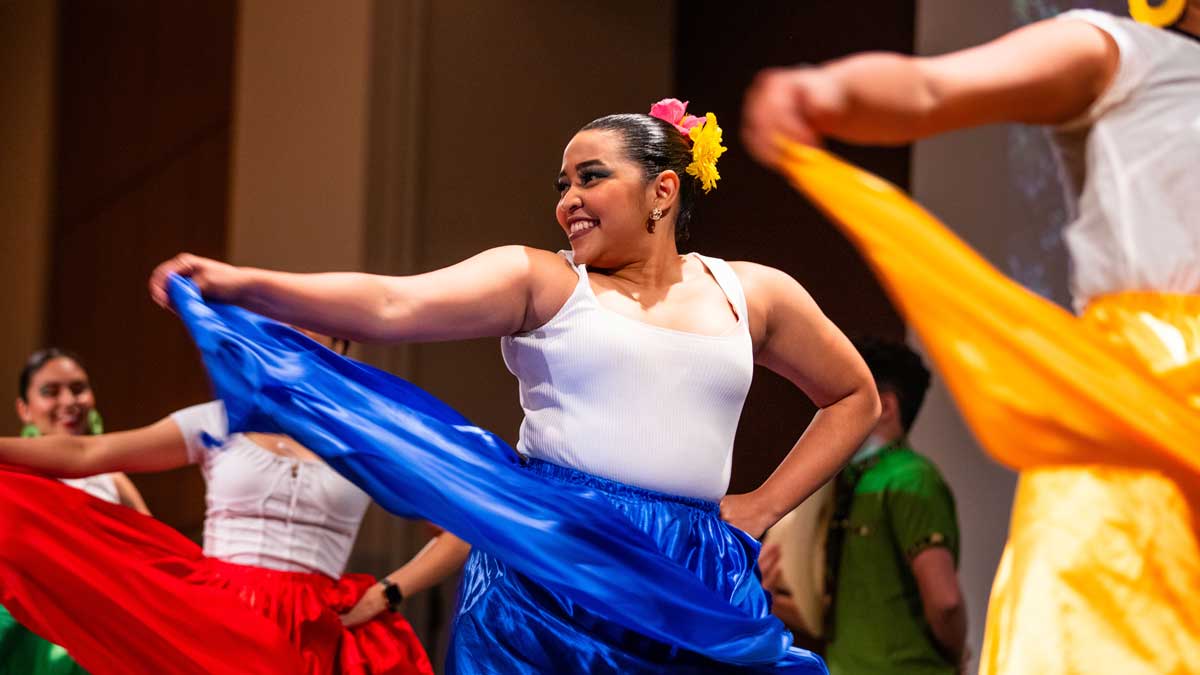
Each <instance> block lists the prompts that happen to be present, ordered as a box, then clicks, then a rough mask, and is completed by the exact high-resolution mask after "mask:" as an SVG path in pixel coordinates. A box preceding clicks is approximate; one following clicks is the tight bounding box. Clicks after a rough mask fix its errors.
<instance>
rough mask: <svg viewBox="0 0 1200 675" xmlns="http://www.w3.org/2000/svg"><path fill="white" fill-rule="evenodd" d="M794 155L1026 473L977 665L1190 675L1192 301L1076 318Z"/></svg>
mask: <svg viewBox="0 0 1200 675" xmlns="http://www.w3.org/2000/svg"><path fill="white" fill-rule="evenodd" d="M788 153H789V154H788V157H787V159H786V161H785V162H784V165H783V169H784V171H785V173H786V174H787V175H788V176H790V178H791V179H792V181H793V182H794V183H795V185H796V186H797V187H798V188H799V189H800V190H801V191H803V192H804V193H805V194H806V195H807V196H808V197H809V198H810V199H812V200H813V201H814V202H815V203H816V204H817V205H818V206H819V207H820V208H821V209H823V210H824V211H825V212H826V213H827V214H828V215H829V216H830V217H831V218H832V219H833V221H834V222H835V223H836V224H837V225H838V227H839V228H840V229H841V230H842V232H843V233H845V234H846V236H847V237H848V238H849V239H850V240H851V242H853V243H854V245H855V246H856V247H857V248H858V249H859V251H860V252H861V253H862V255H863V256H864V257H865V258H866V260H867V262H868V263H869V264H870V265H871V267H872V268H873V270H874V271H875V273H876V275H877V276H878V277H879V279H880V280H881V281H882V283H883V285H884V287H885V288H886V289H887V291H888V293H889V295H890V296H891V298H892V300H893V302H894V303H895V305H896V306H897V308H898V309H899V310H900V311H901V313H902V314H903V315H904V317H905V319H906V320H907V321H908V323H909V325H910V326H912V328H913V329H914V330H915V331H916V333H917V334H918V336H919V337H920V340H921V343H922V345H924V346H925V348H926V350H927V351H928V353H929V355H930V357H931V358H932V359H933V361H934V363H935V364H936V365H937V369H938V372H939V374H940V375H941V376H942V378H943V379H944V380H945V381H946V383H947V385H948V387H949V389H950V391H951V393H952V394H953V396H954V399H955V402H956V403H957V404H958V407H959V410H960V411H961V412H962V414H963V417H964V418H965V420H966V421H967V423H968V424H969V426H970V428H971V430H972V431H973V432H974V434H975V436H976V437H977V438H978V439H979V441H980V443H981V444H982V445H983V447H984V448H985V449H986V450H987V452H988V453H989V454H990V455H991V456H992V457H994V458H995V459H997V460H998V461H1000V462H1002V463H1003V464H1005V465H1007V466H1009V467H1012V468H1014V469H1018V470H1020V472H1021V476H1020V481H1019V484H1018V489H1017V496H1016V501H1015V503H1014V505H1013V514H1012V520H1011V524H1010V535H1009V540H1008V543H1007V546H1006V548H1005V552H1004V556H1003V558H1002V560H1001V563H1000V567H999V569H998V570H997V575H996V580H995V583H994V585H993V588H992V594H991V598H990V602H989V606H988V619H987V630H986V635H985V639H984V647H983V653H982V654H981V656H980V673H981V674H982V675H1028V674H1030V673H1038V674H1039V675H1067V674H1068V673H1099V674H1105V673H1120V674H1121V675H1152V674H1154V675H1161V674H1164V673H1171V674H1181V673H1193V674H1194V673H1200V593H1197V591H1196V589H1197V588H1200V547H1198V546H1197V537H1196V519H1195V511H1194V507H1195V504H1196V501H1197V497H1200V452H1198V451H1197V439H1200V296H1196V295H1171V294H1158V293H1147V292H1126V293H1116V294H1111V295H1107V296H1101V297H1099V298H1096V299H1094V300H1093V301H1092V302H1091V303H1090V304H1089V306H1088V307H1087V308H1086V310H1085V311H1084V314H1083V316H1081V317H1076V316H1073V315H1071V314H1069V313H1067V312H1066V311H1064V310H1062V309H1061V308H1059V307H1058V306H1056V305H1054V304H1052V303H1050V302H1048V301H1046V300H1043V299H1041V298H1039V297H1037V296H1035V295H1033V294H1032V293H1029V292H1028V291H1026V290H1025V289H1023V288H1021V287H1020V286H1019V285H1018V284H1016V283H1014V282H1013V281H1011V280H1009V279H1007V278H1006V277H1004V275H1002V274H1001V273H1000V272H998V271H997V270H996V269H994V268H993V267H992V266H991V265H989V264H988V263H987V262H986V261H985V260H983V259H982V258H981V257H980V256H979V255H978V254H976V253H975V252H974V251H972V250H971V249H970V248H969V247H968V246H967V245H966V244H964V243H963V242H962V241H960V240H959V239H958V238H957V237H955V236H954V234H952V233H951V232H950V231H949V230H947V229H946V228H945V226H943V225H942V224H941V223H939V222H938V221H937V220H936V219H935V218H934V217H933V216H931V215H930V214H928V213H927V212H925V211H924V210H922V209H921V208H920V207H919V206H917V205H916V204H914V203H912V202H911V201H910V200H909V199H908V198H907V197H906V196H905V195H904V194H903V193H902V192H900V191H899V190H898V189H896V188H895V187H894V186H892V185H890V184H888V183H887V182H885V181H883V180H881V179H879V178H877V177H875V176H873V175H871V174H868V173H866V172H863V171H861V170H859V169H857V168H855V167H853V166H850V165H848V164H846V163H843V162H841V161H840V160H838V159H836V158H834V157H832V156H831V155H829V154H827V153H824V152H822V151H820V150H817V149H814V148H807V147H792V148H790V149H789V150H788ZM1153 225H1154V224H1153V223H1146V227H1153ZM1189 502H1191V503H1189Z"/></svg>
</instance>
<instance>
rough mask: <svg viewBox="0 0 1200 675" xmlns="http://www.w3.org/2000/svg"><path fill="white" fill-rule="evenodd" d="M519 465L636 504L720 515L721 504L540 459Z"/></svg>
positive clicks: (527, 459)
mask: <svg viewBox="0 0 1200 675" xmlns="http://www.w3.org/2000/svg"><path fill="white" fill-rule="evenodd" d="M521 463H522V465H523V466H524V467H525V468H526V469H528V470H530V471H532V472H534V473H536V474H538V475H539V476H544V477H546V478H549V479H551V480H556V481H559V482H562V483H569V484H571V485H582V486H584V487H589V488H594V489H596V490H600V491H601V492H604V493H605V494H608V495H611V496H613V497H619V498H626V499H628V498H632V499H636V500H638V501H646V502H668V503H672V504H681V505H683V506H687V507H689V508H693V509H696V510H698V511H703V512H705V513H708V514H712V515H720V513H721V505H720V504H719V503H717V502H711V501H708V500H707V499H700V498H699V497H685V496H683V495H673V494H668V493H666V492H658V491H657V490H650V489H647V488H643V487H638V486H636V485H629V484H627V483H621V482H618V481H615V480H610V479H608V478H601V477H600V476H597V475H595V474H590V473H587V472H584V471H580V470H578V469H572V468H570V467H566V466H562V465H559V464H553V463H551V462H547V461H544V460H540V459H534V458H532V457H525V458H522V462H521Z"/></svg>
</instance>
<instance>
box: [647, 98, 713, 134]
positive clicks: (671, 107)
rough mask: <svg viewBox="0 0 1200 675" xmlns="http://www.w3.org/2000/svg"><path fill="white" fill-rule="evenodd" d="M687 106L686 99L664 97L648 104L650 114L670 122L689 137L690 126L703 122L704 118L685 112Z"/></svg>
mask: <svg viewBox="0 0 1200 675" xmlns="http://www.w3.org/2000/svg"><path fill="white" fill-rule="evenodd" d="M687 107H688V102H687V101H680V100H679V99H677V98H664V99H663V100H661V101H659V102H658V103H655V104H654V105H652V106H650V116H651V117H657V118H658V119H660V120H663V121H664V122H670V123H671V124H673V125H675V128H676V129H678V130H679V133H681V134H683V135H684V136H685V137H688V138H690V136H689V133H690V132H691V130H692V127H696V126H699V125H701V124H704V118H703V117H696V116H695V115H689V114H687Z"/></svg>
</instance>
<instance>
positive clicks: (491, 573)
mask: <svg viewBox="0 0 1200 675" xmlns="http://www.w3.org/2000/svg"><path fill="white" fill-rule="evenodd" d="M525 470H526V471H528V472H530V473H531V474H533V475H534V476H536V477H537V478H538V479H541V480H544V481H545V482H546V489H547V490H548V491H554V490H562V489H565V488H568V487H585V488H587V489H590V490H594V491H595V492H596V493H597V494H598V495H600V496H601V497H602V498H603V499H604V500H605V501H607V502H608V503H610V504H611V505H612V506H613V508H614V509H615V510H616V511H618V512H619V513H621V514H622V515H623V516H625V517H626V518H627V519H628V521H629V524H630V525H631V526H632V527H634V528H636V529H638V530H640V531H642V532H644V533H646V534H647V535H649V536H650V538H651V539H653V540H654V542H655V543H657V544H658V546H659V548H660V550H661V551H662V552H663V554H664V555H665V556H667V557H668V558H670V559H671V560H674V561H675V562H677V563H679V564H680V565H682V566H683V567H685V568H687V569H688V571H690V572H691V573H692V574H694V575H695V576H696V577H697V578H698V579H700V581H701V582H702V583H703V584H704V585H705V586H706V587H708V588H709V589H710V590H711V591H712V592H713V593H714V594H715V595H717V596H720V597H725V598H733V599H734V602H735V603H736V604H737V606H738V607H739V608H740V609H742V610H744V611H745V612H746V613H747V614H749V615H763V614H766V613H768V612H769V601H768V596H767V594H766V593H765V592H764V591H763V590H762V585H761V583H760V581H759V576H758V574H757V573H756V567H755V561H756V560H757V558H758V550H759V545H758V542H756V541H755V540H754V539H752V538H750V536H749V535H746V534H745V533H743V532H741V531H740V530H737V529H735V528H732V527H730V526H729V525H727V524H726V523H725V522H724V521H723V520H721V516H720V510H719V505H718V504H717V503H715V502H710V501H705V500H701V499H693V498H689V497H680V496H676V495H669V494H663V493H660V492H654V491H651V490H646V489H643V488H638V487H634V486H631V485H626V484H624V483H617V482H614V481H611V480H607V479H605V478H600V477H598V476H593V475H591V474H587V473H583V472H581V471H576V470H575V469H570V468H567V467H562V466H558V465H556V464H550V463H548V462H542V461H539V460H536V459H531V460H527V461H526V463H525ZM664 590H666V591H668V592H669V591H670V589H664ZM792 652H793V653H792V654H791V655H790V656H789V657H788V658H787V659H786V660H785V662H781V663H779V664H777V665H778V669H776V668H774V667H771V668H761V667H760V668H751V667H746V666H734V665H730V664H725V663H720V662H718V661H714V660H712V659H709V658H705V657H702V656H700V655H699V654H696V653H694V652H690V651H688V650H686V649H682V648H680V647H677V646H673V645H669V644H664V643H662V642H658V641H656V640H651V639H649V638H647V637H646V636H645V635H643V634H641V633H639V632H637V631H634V630H630V629H627V628H625V627H624V626H621V625H618V624H614V623H612V622H610V621H606V620H605V619H603V618H602V617H599V616H596V615H595V614H594V613H592V612H589V611H588V610H587V609H586V608H584V607H581V606H579V604H578V603H576V602H575V601H574V600H572V598H571V596H570V594H569V593H558V592H554V591H551V590H549V589H547V588H546V587H544V586H542V585H541V584H539V583H537V582H536V581H533V580H532V579H530V578H529V577H527V576H525V575H524V574H521V573H520V572H519V571H517V570H515V569H513V568H512V567H511V566H509V565H507V564H505V563H504V561H503V560H502V559H500V558H498V557H496V556H494V555H492V554H490V553H488V552H486V551H483V550H480V549H475V550H474V551H473V552H472V553H471V557H470V559H469V560H468V561H467V564H466V567H465V568H464V570H463V579H462V586H461V588H460V590H459V601H458V611H457V614H456V616H455V619H454V626H453V634H452V637H451V642H450V653H449V656H448V661H447V664H446V669H447V672H449V673H454V674H457V675H483V674H484V673H646V674H650V673H676V674H679V675H691V674H693V673H695V674H697V675H698V674H700V673H715V672H736V673H742V672H805V673H819V672H823V668H822V667H821V664H820V662H819V660H817V659H816V658H815V657H812V656H811V655H807V654H806V653H802V652H800V651H799V650H792ZM787 661H791V662H792V663H790V664H789V663H787Z"/></svg>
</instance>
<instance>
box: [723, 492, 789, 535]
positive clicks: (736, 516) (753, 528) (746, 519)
mask: <svg viewBox="0 0 1200 675" xmlns="http://www.w3.org/2000/svg"><path fill="white" fill-rule="evenodd" d="M721 519H722V520H724V521H725V522H727V523H729V524H730V525H732V526H734V527H736V528H738V529H739V530H741V531H743V532H745V533H746V534H748V535H750V536H751V537H754V538H755V539H761V538H762V536H763V533H765V532H766V531H767V528H768V527H771V526H772V525H774V524H775V522H776V521H777V520H779V517H778V516H776V515H775V512H774V510H772V509H770V508H769V507H768V505H767V504H766V503H764V500H763V498H762V497H761V495H760V494H759V493H757V492H747V493H746V494H740V495H725V498H724V499H722V500H721Z"/></svg>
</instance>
